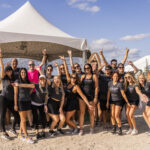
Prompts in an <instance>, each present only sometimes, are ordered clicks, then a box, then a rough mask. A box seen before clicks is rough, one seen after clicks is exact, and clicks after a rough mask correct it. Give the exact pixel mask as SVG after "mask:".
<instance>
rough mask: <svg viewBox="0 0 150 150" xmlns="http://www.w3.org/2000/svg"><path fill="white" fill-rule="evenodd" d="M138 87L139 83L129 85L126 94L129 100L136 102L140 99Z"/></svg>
mask: <svg viewBox="0 0 150 150" xmlns="http://www.w3.org/2000/svg"><path fill="white" fill-rule="evenodd" d="M136 87H138V85H137V84H135V85H128V86H127V90H126V96H127V98H128V100H129V102H133V101H134V102H135V101H138V100H139V96H138V94H137V93H136V90H135V88H136Z"/></svg>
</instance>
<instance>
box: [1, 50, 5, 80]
mask: <svg viewBox="0 0 150 150" xmlns="http://www.w3.org/2000/svg"><path fill="white" fill-rule="evenodd" d="M2 57H3V55H2V50H1V48H0V67H1V78H2V79H3V78H4V76H5V72H4V64H3V59H2Z"/></svg>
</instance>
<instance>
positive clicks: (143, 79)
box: [138, 74, 145, 84]
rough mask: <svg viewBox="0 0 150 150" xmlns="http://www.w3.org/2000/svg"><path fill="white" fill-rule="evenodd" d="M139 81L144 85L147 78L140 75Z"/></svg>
mask: <svg viewBox="0 0 150 150" xmlns="http://www.w3.org/2000/svg"><path fill="white" fill-rule="evenodd" d="M138 81H139V83H140V84H144V82H145V76H144V75H143V74H141V75H139V77H138Z"/></svg>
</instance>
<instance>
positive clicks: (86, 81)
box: [80, 64, 99, 135]
mask: <svg viewBox="0 0 150 150" xmlns="http://www.w3.org/2000/svg"><path fill="white" fill-rule="evenodd" d="M84 72H85V74H84V75H82V76H81V79H80V82H81V89H82V91H83V93H84V95H85V96H86V97H87V99H88V101H89V103H90V104H91V105H92V106H94V107H95V105H96V104H97V100H98V89H99V88H98V78H97V75H95V74H93V71H92V66H91V65H90V64H85V65H84ZM81 106H82V112H81V114H80V135H82V134H83V124H84V115H85V109H86V105H85V103H84V102H83V103H82V105H81ZM94 112H95V110H90V109H89V114H90V124H91V125H90V126H91V127H90V134H93V133H94V120H95V116H94Z"/></svg>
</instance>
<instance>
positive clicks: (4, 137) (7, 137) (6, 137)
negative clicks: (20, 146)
mask: <svg viewBox="0 0 150 150" xmlns="http://www.w3.org/2000/svg"><path fill="white" fill-rule="evenodd" d="M1 138H2V139H5V140H10V137H9V135H8V134H7V133H4V134H2V135H1Z"/></svg>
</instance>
